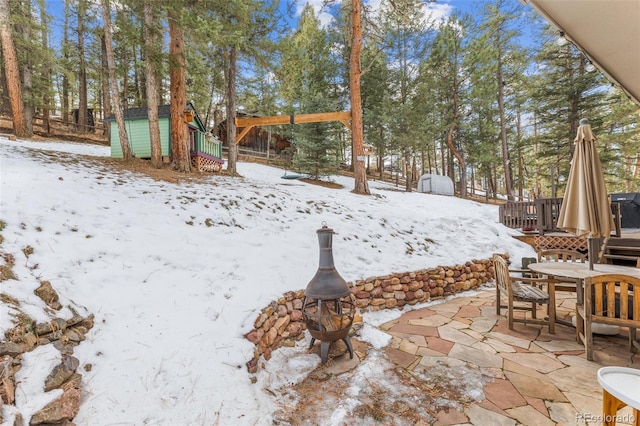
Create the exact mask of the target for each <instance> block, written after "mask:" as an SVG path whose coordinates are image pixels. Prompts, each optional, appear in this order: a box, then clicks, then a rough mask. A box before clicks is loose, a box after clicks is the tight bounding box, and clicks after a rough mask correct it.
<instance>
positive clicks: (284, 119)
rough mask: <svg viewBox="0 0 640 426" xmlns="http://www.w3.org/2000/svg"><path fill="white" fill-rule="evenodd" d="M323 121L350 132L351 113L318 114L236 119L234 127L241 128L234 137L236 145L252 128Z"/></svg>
mask: <svg viewBox="0 0 640 426" xmlns="http://www.w3.org/2000/svg"><path fill="white" fill-rule="evenodd" d="M325 121H339V122H341V123H342V124H344V125H345V126H346V128H347V129H349V130H351V123H350V121H351V111H346V112H320V113H316V114H297V115H277V116H271V117H249V118H237V117H236V120H235V123H236V127H238V128H243V129H242V131H241V132H240V133H239V134H238V135H237V136H236V144H238V143H239V142H240V140H242V138H243V137H245V136H246V134H247V133H249V130H251V128H252V127H254V126H259V125H263V126H272V125H278V124H303V123H321V122H325Z"/></svg>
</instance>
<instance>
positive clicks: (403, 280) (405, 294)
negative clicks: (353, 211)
mask: <svg viewBox="0 0 640 426" xmlns="http://www.w3.org/2000/svg"><path fill="white" fill-rule="evenodd" d="M493 277H494V275H493V266H492V265H491V259H483V260H472V261H470V262H467V263H465V264H464V265H456V266H438V267H436V268H432V269H423V270H419V271H414V272H399V273H392V274H389V275H384V276H378V277H370V278H367V279H363V280H357V281H355V282H350V283H348V285H349V287H350V289H351V293H352V294H353V296H354V297H355V302H356V307H357V308H358V309H359V311H360V312H368V311H378V310H381V309H397V308H402V307H404V306H405V305H415V304H417V303H424V302H429V301H432V300H437V299H441V298H444V297H447V296H450V295H453V294H456V293H459V292H461V291H466V290H471V289H473V288H476V287H478V286H479V285H481V284H484V283H486V282H488V281H491V280H493ZM303 299H304V290H298V291H289V292H287V293H285V294H284V295H283V296H282V297H280V298H279V299H278V300H276V301H273V302H272V303H271V304H270V305H269V306H267V307H265V308H264V309H262V311H261V312H260V315H258V317H257V318H256V320H255V322H254V328H253V330H251V331H250V332H249V333H247V334H246V335H245V337H246V338H247V339H248V340H249V341H251V342H252V343H253V344H254V345H255V350H254V354H253V358H252V359H251V360H250V361H248V362H247V368H248V369H249V371H250V372H252V373H255V372H256V371H258V367H259V365H260V362H261V359H263V360H264V361H268V360H269V359H270V358H271V353H272V351H273V350H274V349H277V348H279V347H281V346H294V345H295V342H296V341H297V340H300V339H302V338H303V337H304V330H305V329H306V324H305V323H304V320H303V316H302V303H303Z"/></svg>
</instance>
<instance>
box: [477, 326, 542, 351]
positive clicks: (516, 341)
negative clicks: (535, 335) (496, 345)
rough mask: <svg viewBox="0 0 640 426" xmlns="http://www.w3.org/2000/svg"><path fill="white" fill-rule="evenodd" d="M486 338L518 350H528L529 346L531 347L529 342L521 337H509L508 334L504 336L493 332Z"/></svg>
mask: <svg viewBox="0 0 640 426" xmlns="http://www.w3.org/2000/svg"><path fill="white" fill-rule="evenodd" d="M487 337H490V338H493V339H496V340H499V341H501V342H504V343H506V344H508V345H511V346H517V347H519V348H524V349H529V346H531V340H527V339H524V338H522V337H516V336H511V335H509V334H504V333H500V332H497V331H493V330H492V331H491V332H490V333H488V334H487Z"/></svg>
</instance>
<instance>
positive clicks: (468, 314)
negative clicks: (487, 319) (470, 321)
mask: <svg viewBox="0 0 640 426" xmlns="http://www.w3.org/2000/svg"><path fill="white" fill-rule="evenodd" d="M480 315H481V312H480V308H478V307H477V306H469V305H466V306H461V307H460V310H459V311H458V314H457V315H456V316H457V317H461V318H476V317H479V316H480Z"/></svg>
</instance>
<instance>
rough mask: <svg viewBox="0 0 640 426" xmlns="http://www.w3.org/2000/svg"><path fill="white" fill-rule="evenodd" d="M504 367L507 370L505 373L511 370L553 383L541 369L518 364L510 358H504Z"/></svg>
mask: <svg viewBox="0 0 640 426" xmlns="http://www.w3.org/2000/svg"><path fill="white" fill-rule="evenodd" d="M503 368H504V370H505V373H506V372H507V371H511V372H512V373H517V374H521V375H523V376H527V377H531V378H532V379H536V380H542V381H543V382H549V383H552V380H551V379H550V378H549V377H548V376H546V375H545V374H542V373H540V372H539V371H536V370H534V369H533V368H529V367H525V366H524V365H522V364H518V363H517V362H513V361H511V360H508V359H505V360H504V363H503Z"/></svg>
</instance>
